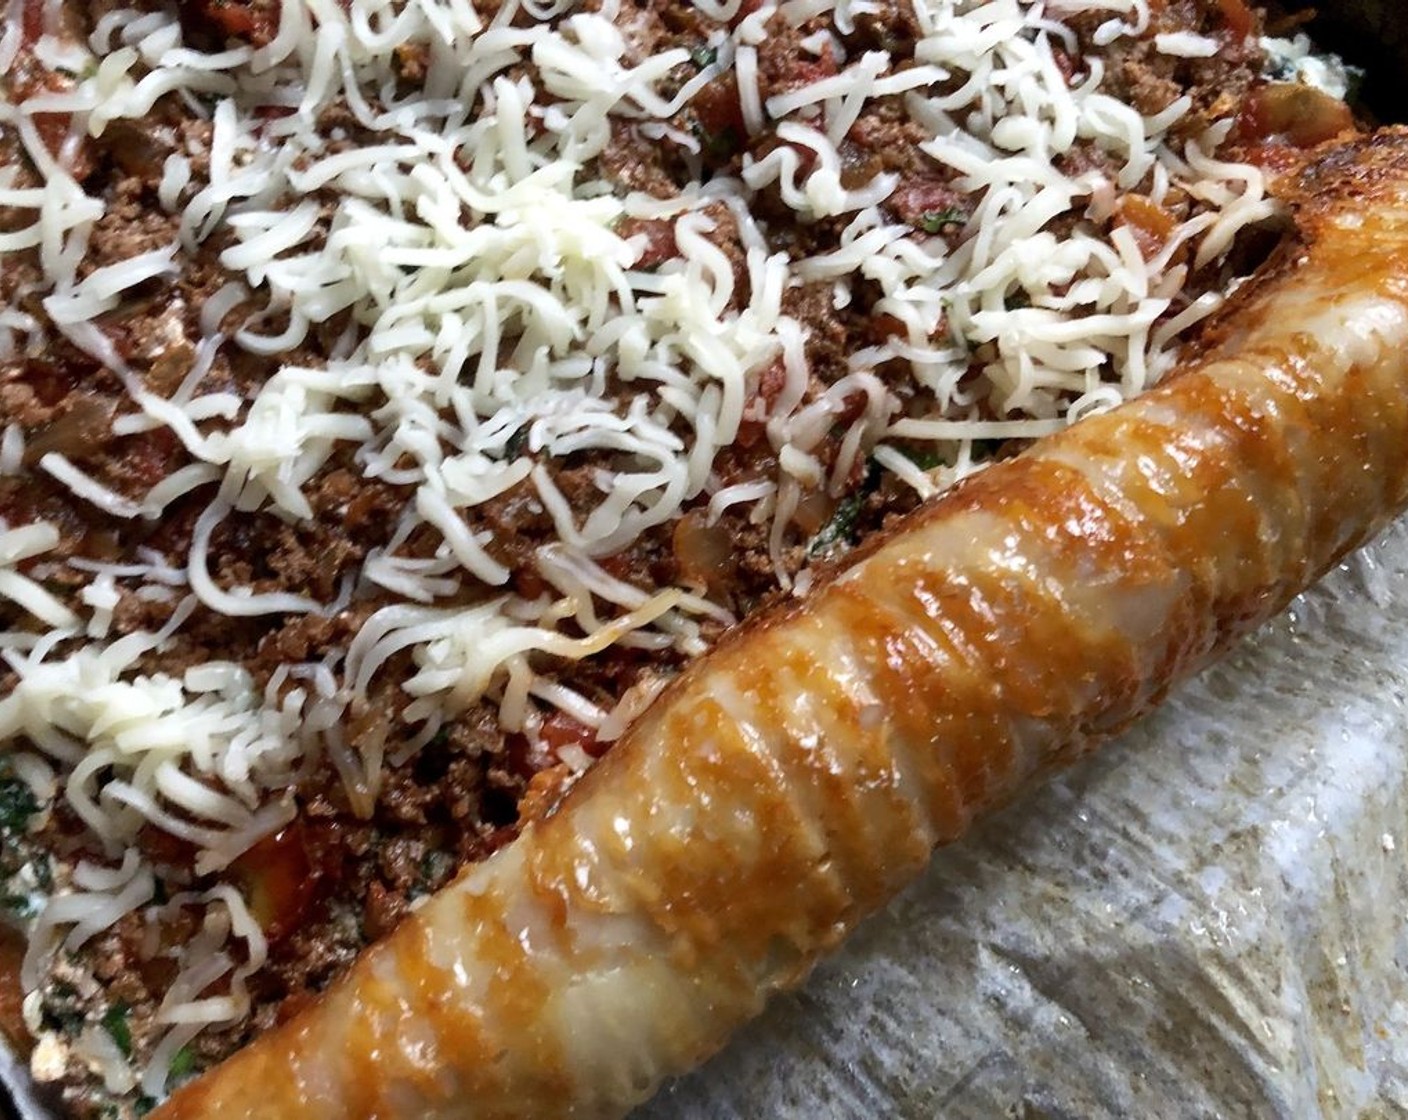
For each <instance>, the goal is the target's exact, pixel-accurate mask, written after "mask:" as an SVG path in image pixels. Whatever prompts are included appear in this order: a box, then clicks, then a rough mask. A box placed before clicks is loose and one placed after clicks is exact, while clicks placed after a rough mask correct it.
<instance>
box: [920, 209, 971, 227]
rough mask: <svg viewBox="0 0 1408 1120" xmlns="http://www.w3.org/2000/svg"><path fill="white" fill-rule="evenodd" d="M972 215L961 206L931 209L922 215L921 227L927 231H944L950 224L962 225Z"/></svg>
mask: <svg viewBox="0 0 1408 1120" xmlns="http://www.w3.org/2000/svg"><path fill="white" fill-rule="evenodd" d="M970 216H971V215H970V214H969V213H968V211H967V210H965V209H963V207H961V206H949V207H946V208H945V209H943V210H930V211H928V212H927V213H925V214H922V215H920V218H919V228H920V229H922V230H923V231H924V232H925V233H943V232H944V230H946V229H948V228H949V227H950V226H961V225H963V224H964V223H965V222H967V221H968V219H969V217H970Z"/></svg>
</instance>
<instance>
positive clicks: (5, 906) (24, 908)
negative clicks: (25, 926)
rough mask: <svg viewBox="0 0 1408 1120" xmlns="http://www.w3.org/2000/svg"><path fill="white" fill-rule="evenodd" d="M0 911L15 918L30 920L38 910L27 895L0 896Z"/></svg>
mask: <svg viewBox="0 0 1408 1120" xmlns="http://www.w3.org/2000/svg"><path fill="white" fill-rule="evenodd" d="M0 910H4V911H5V912H6V913H9V914H13V915H14V916H15V917H16V918H32V917H34V915H35V914H36V913H37V912H38V910H39V908H38V907H37V906H35V904H34V900H33V899H32V898H31V897H30V896H29V895H27V894H0Z"/></svg>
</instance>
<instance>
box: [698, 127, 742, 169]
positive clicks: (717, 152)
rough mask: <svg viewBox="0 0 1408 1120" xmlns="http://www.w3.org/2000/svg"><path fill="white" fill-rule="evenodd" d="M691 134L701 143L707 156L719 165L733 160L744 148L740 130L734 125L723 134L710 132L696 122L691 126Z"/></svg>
mask: <svg viewBox="0 0 1408 1120" xmlns="http://www.w3.org/2000/svg"><path fill="white" fill-rule="evenodd" d="M690 132H692V133H694V138H695V139H696V140H698V141H699V143H700V146H702V147H703V149H704V152H705V154H706V155H708V156H709V158H710V159H712V160H715V161H717V162H719V163H724V162H726V161H728V160H730V159H732V158H733V156H734V154H735V153H736V152H737V151H738V150H739V149H740V148H741V147H742V146H743V142H742V141H741V140H740V139H739V136H738V130H737V129H735V128H734V127H733V126H732V125H729V126H728V127H726V128H724V129H723V130H722V131H721V132H710V131H709V130H708V129H707V128H705V127H704V126H703V125H702V124H699V123H698V122H697V121H696V122H695V123H694V124H693V125H691V126H690Z"/></svg>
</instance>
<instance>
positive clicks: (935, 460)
mask: <svg viewBox="0 0 1408 1120" xmlns="http://www.w3.org/2000/svg"><path fill="white" fill-rule="evenodd" d="M899 452H900V454H901V455H903V456H904V457H905V458H906V459H908V460H909V461H910V462H911V463H913V464H914V465H915V466H916V467H918V468H919V469H920V470H921V471H931V470H933V469H934V468H935V467H941V466H943V465H944V457H943V456H942V455H940V454H939V453H938V452H937V451H935V450H934V449H933V448H932V447H913V446H904V445H901V446H900V447H899Z"/></svg>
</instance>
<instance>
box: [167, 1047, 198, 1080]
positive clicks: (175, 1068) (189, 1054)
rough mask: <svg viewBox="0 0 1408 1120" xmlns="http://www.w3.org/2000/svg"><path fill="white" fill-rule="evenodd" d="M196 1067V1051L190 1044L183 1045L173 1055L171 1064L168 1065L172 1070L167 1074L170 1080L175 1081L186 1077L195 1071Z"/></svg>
mask: <svg viewBox="0 0 1408 1120" xmlns="http://www.w3.org/2000/svg"><path fill="white" fill-rule="evenodd" d="M195 1068H196V1056H195V1052H194V1051H193V1050H192V1049H191V1048H190V1047H189V1046H183V1047H181V1049H179V1050H177V1051H176V1053H175V1054H173V1055H172V1057H171V1065H170V1066H169V1067H168V1069H169V1070H170V1072H169V1073H168V1075H167V1076H168V1078H169V1079H170V1080H172V1081H175V1080H176V1079H177V1078H180V1077H185V1076H186V1075H187V1074H189V1073H192V1072H194V1070H195Z"/></svg>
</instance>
